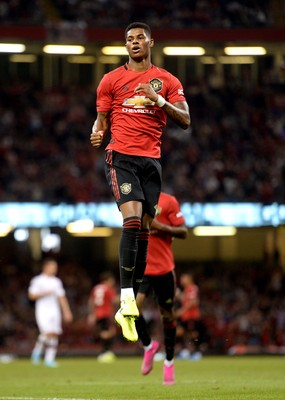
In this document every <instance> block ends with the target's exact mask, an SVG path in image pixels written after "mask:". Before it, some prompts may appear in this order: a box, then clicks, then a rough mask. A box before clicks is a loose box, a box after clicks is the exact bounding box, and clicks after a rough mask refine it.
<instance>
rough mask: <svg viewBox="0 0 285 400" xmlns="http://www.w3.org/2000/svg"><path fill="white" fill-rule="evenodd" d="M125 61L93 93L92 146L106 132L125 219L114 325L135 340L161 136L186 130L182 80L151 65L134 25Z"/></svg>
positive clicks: (147, 38)
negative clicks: (170, 127)
mask: <svg viewBox="0 0 285 400" xmlns="http://www.w3.org/2000/svg"><path fill="white" fill-rule="evenodd" d="M125 45H126V49H127V52H128V54H129V60H128V62H126V64H125V65H123V66H121V67H119V68H117V69H115V70H114V71H111V72H109V73H107V74H105V75H104V76H103V78H102V80H101V82H100V83H99V86H98V88H97V118H96V120H95V122H94V125H93V128H92V133H91V136H90V141H91V144H92V146H94V147H95V148H98V147H100V146H101V144H102V141H103V138H104V137H105V135H106V133H107V132H108V129H109V125H110V130H111V139H110V141H109V144H108V145H107V147H106V164H105V172H106V177H107V181H108V183H109V186H110V188H111V192H112V194H113V196H114V198H115V201H116V202H117V205H118V207H119V210H120V211H121V213H122V217H123V227H122V234H121V238H120V244H119V268H120V286H121V293H120V300H121V307H120V309H119V310H118V312H117V313H116V315H115V320H116V321H117V323H118V324H119V325H120V326H121V328H122V333H123V336H124V337H125V338H126V339H128V340H130V341H137V340H138V334H137V331H136V327H135V319H136V318H137V317H138V315H139V311H138V308H137V305H136V302H135V296H136V293H137V290H138V287H139V285H140V282H141V281H142V278H143V275H144V270H145V266H146V256H147V247H148V238H149V228H150V224H151V222H152V219H153V218H154V216H155V212H156V208H157V203H158V198H159V194H160V191H161V164H160V157H161V154H160V152H161V135H162V131H163V129H164V127H165V125H166V120H167V117H169V118H170V119H171V120H172V121H174V122H175V123H176V124H177V125H178V126H180V127H181V128H182V129H187V128H188V127H189V125H190V114H189V108H188V104H187V102H186V100H185V96H184V94H183V87H182V84H181V83H180V81H179V80H178V79H177V78H176V77H175V76H173V75H172V74H170V73H169V72H168V71H166V70H164V69H162V68H159V67H157V66H155V65H153V64H152V62H151V48H152V47H153V46H154V39H153V38H152V35H151V29H150V27H149V26H148V25H147V24H144V23H142V22H133V23H131V24H130V25H129V26H128V27H127V28H126V30H125Z"/></svg>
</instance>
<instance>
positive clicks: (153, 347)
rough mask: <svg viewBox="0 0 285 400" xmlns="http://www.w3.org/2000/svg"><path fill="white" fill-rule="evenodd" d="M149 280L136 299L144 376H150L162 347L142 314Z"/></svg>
mask: <svg viewBox="0 0 285 400" xmlns="http://www.w3.org/2000/svg"><path fill="white" fill-rule="evenodd" d="M148 278H149V277H144V279H143V283H142V284H141V286H140V289H139V293H138V294H137V297H136V301H137V305H138V308H139V310H140V315H139V317H138V319H137V320H136V329H137V332H138V335H139V338H140V340H141V342H142V344H143V347H144V357H143V362H142V366H141V373H142V374H143V375H147V374H149V373H150V371H151V370H152V368H153V359H154V356H155V354H156V353H157V351H158V350H159V347H160V344H159V342H157V341H156V340H152V339H151V337H150V335H149V333H148V330H147V325H146V321H145V319H144V317H143V314H142V308H143V303H144V300H145V298H146V293H144V290H145V291H146V292H147V291H148Z"/></svg>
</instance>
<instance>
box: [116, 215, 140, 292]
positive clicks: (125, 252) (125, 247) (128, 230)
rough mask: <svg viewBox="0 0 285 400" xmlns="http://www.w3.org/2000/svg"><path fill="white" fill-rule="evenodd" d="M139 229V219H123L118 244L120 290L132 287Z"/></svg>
mask: <svg viewBox="0 0 285 400" xmlns="http://www.w3.org/2000/svg"><path fill="white" fill-rule="evenodd" d="M140 227H141V219H140V218H139V217H136V216H134V217H129V218H125V219H124V223H123V229H122V235H121V239H120V244H119V264H120V280H121V288H122V289H124V288H132V287H133V276H134V270H135V264H136V256H137V251H138V235H139V232H140Z"/></svg>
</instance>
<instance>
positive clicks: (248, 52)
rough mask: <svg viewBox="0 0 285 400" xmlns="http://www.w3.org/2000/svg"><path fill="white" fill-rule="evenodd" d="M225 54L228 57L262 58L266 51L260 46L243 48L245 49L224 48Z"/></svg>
mask: <svg viewBox="0 0 285 400" xmlns="http://www.w3.org/2000/svg"><path fill="white" fill-rule="evenodd" d="M224 52H225V54H227V55H228V56H263V55H264V54H266V49H265V48H264V47H262V46H245V47H232V46H229V47H225V48H224Z"/></svg>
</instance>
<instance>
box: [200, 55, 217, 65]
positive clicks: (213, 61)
mask: <svg viewBox="0 0 285 400" xmlns="http://www.w3.org/2000/svg"><path fill="white" fill-rule="evenodd" d="M201 63H202V64H216V63H217V60H216V58H215V57H211V56H204V57H201Z"/></svg>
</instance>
